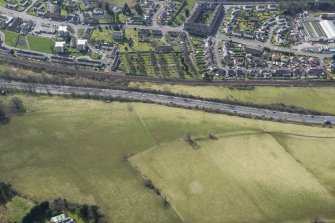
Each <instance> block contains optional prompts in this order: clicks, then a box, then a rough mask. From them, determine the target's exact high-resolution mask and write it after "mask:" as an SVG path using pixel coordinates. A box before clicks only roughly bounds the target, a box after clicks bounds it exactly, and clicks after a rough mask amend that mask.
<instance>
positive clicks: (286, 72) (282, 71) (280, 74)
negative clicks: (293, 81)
mask: <svg viewBox="0 0 335 223" xmlns="http://www.w3.org/2000/svg"><path fill="white" fill-rule="evenodd" d="M274 76H276V77H291V76H292V71H291V70H290V69H284V68H281V69H278V70H275V72H274Z"/></svg>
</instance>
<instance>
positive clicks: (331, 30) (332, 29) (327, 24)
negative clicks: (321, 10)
mask: <svg viewBox="0 0 335 223" xmlns="http://www.w3.org/2000/svg"><path fill="white" fill-rule="evenodd" d="M320 26H321V27H322V29H323V31H324V33H325V34H326V36H327V38H328V39H335V25H334V23H333V22H332V21H329V20H323V21H321V22H320Z"/></svg>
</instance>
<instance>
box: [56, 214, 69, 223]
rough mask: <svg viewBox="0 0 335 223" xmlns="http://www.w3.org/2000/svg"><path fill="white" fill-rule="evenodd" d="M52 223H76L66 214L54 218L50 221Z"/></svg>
mask: <svg viewBox="0 0 335 223" xmlns="http://www.w3.org/2000/svg"><path fill="white" fill-rule="evenodd" d="M50 222H51V223H74V220H73V219H72V218H70V217H67V216H66V215H65V214H60V215H57V216H54V217H52V218H51V219H50Z"/></svg>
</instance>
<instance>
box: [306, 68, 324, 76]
mask: <svg viewBox="0 0 335 223" xmlns="http://www.w3.org/2000/svg"><path fill="white" fill-rule="evenodd" d="M324 74H325V72H324V70H323V69H322V68H310V69H308V71H307V77H308V78H319V77H321V76H323V75H324Z"/></svg>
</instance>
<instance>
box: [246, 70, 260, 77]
mask: <svg viewBox="0 0 335 223" xmlns="http://www.w3.org/2000/svg"><path fill="white" fill-rule="evenodd" d="M247 75H248V78H250V79H254V78H258V77H259V71H258V70H250V71H248V73H247Z"/></svg>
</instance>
